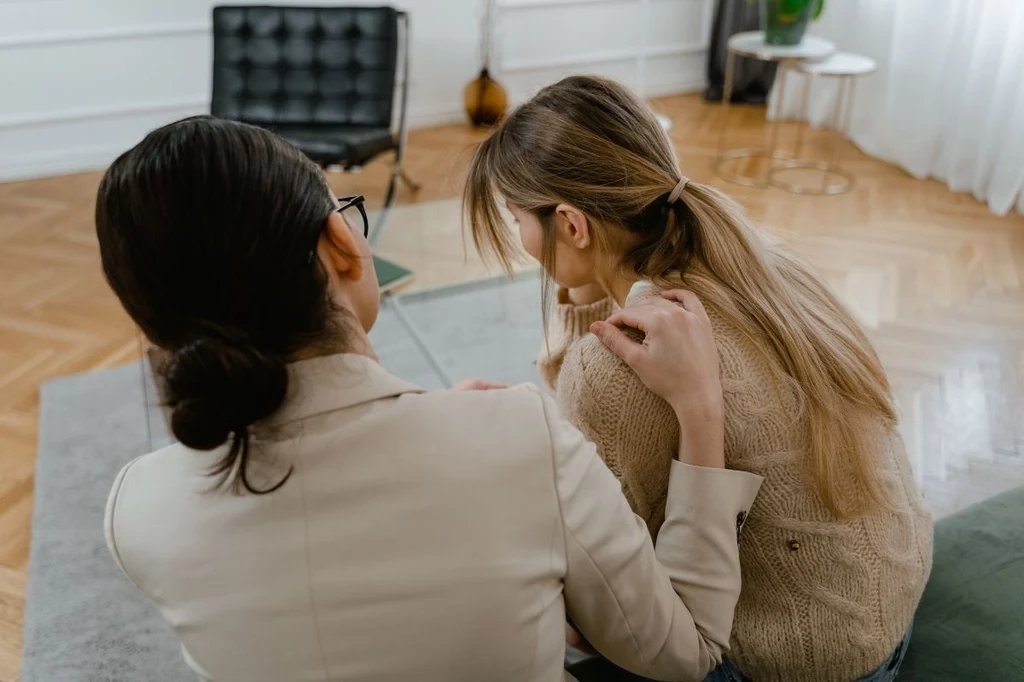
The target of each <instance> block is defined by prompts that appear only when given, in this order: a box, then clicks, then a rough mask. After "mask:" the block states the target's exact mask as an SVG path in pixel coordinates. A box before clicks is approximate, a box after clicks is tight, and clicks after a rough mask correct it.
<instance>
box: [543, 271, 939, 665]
mask: <svg viewBox="0 0 1024 682" xmlns="http://www.w3.org/2000/svg"><path fill="white" fill-rule="evenodd" d="M653 293H654V292H653V289H652V288H651V287H650V285H645V286H637V287H634V289H633V291H632V292H631V294H630V298H629V300H628V301H627V302H632V301H634V300H638V299H640V298H643V297H644V296H649V295H652V294H653ZM559 303H560V304H559V305H558V307H557V310H556V313H555V315H553V316H552V320H551V327H552V328H551V329H549V331H548V343H547V348H546V350H544V351H543V352H542V355H541V357H540V359H539V362H538V365H539V368H540V370H541V374H542V375H543V377H544V379H545V380H546V381H547V382H548V383H549V385H551V387H552V388H553V389H555V390H556V392H557V395H558V403H559V407H560V409H561V413H562V414H563V415H564V416H565V417H566V418H567V419H568V420H569V421H571V422H573V423H574V424H575V425H576V426H577V427H579V428H580V429H581V430H582V431H583V433H584V434H586V436H587V438H589V439H590V440H591V441H593V442H595V443H596V444H597V446H598V449H599V452H600V454H601V457H602V458H603V459H604V460H605V462H606V463H607V464H608V467H609V468H610V469H611V470H612V471H613V472H614V473H615V474H616V476H618V477H619V479H620V481H621V482H622V487H623V491H624V493H625V495H626V497H627V499H628V500H629V503H630V505H631V506H632V507H633V509H634V511H636V513H637V514H639V515H640V516H641V517H643V519H644V520H645V521H646V522H647V524H648V527H649V528H650V531H651V533H652V535H653V536H654V537H657V531H658V528H659V527H660V526H661V523H662V521H663V520H664V513H665V498H666V491H667V487H668V475H669V464H670V462H671V460H672V458H673V457H674V455H675V452H676V449H677V448H678V443H679V440H678V424H677V422H676V419H675V417H674V415H673V413H672V411H671V409H670V408H669V407H668V405H667V404H666V403H664V402H663V401H662V400H661V399H660V398H658V397H657V396H655V395H654V394H653V393H651V392H649V391H648V390H647V389H646V388H645V387H644V385H643V384H642V383H641V382H640V380H639V378H637V377H636V375H635V374H633V373H632V371H631V370H630V369H629V368H628V367H627V366H626V365H625V364H624V363H622V362H621V361H620V360H619V359H618V358H617V357H615V356H614V355H613V354H611V353H610V352H609V351H608V350H607V349H606V348H605V347H604V346H603V345H602V344H601V343H600V341H598V340H597V339H596V338H595V337H594V336H593V335H591V334H589V327H590V325H591V324H592V323H593V322H595V321H597V320H602V319H604V318H606V317H608V316H609V315H611V313H612V312H613V311H614V310H615V308H616V306H615V303H614V301H612V300H611V299H605V300H603V301H600V302H598V303H594V304H592V305H587V306H574V305H571V304H569V303H567V302H566V298H565V293H564V291H563V292H560V293H559ZM708 315H709V317H710V318H711V324H712V329H713V332H714V335H715V341H716V344H717V346H718V353H719V356H720V366H721V375H722V387H723V391H724V394H725V408H726V412H725V414H726V423H725V457H726V466H728V467H729V468H731V469H741V470H744V471H750V472H753V473H756V474H759V475H761V476H763V477H764V478H765V481H764V484H763V485H762V486H761V492H760V494H759V495H758V496H757V499H756V500H755V502H754V505H753V507H752V508H751V510H750V513H749V515H748V516H747V518H746V520H745V523H743V524H742V525H743V530H742V538H741V542H740V561H741V565H742V569H743V591H742V593H741V595H740V600H739V604H738V605H737V607H736V617H735V624H734V627H733V633H732V642H731V651H730V652H729V654H728V657H729V659H730V660H731V661H732V662H733V663H734V664H735V665H736V666H737V667H739V669H740V670H741V671H743V673H744V674H745V675H747V676H748V677H750V678H751V679H753V680H754V682H775V681H777V682H801V681H804V680H806V681H807V682H812V681H813V682H831V681H835V682H850V681H851V680H856V679H857V678H859V677H861V676H863V675H865V674H866V673H868V672H870V671H872V670H874V669H875V668H877V667H878V666H879V665H880V664H881V662H882V661H883V660H884V659H885V658H886V657H887V656H889V654H891V653H892V650H893V649H894V648H895V646H896V644H897V642H898V641H899V640H900V638H901V637H902V636H903V634H904V632H905V631H906V629H907V626H908V625H909V624H910V621H911V619H912V618H913V615H914V611H915V609H916V608H917V604H918V600H919V599H920V597H921V593H922V591H923V590H924V585H925V581H926V580H927V578H928V573H929V571H930V569H931V553H932V523H931V517H930V515H929V513H928V512H927V510H926V509H925V507H924V503H923V499H922V497H921V495H920V493H919V492H918V490H917V487H916V486H915V484H914V480H913V477H912V475H911V470H910V464H909V462H908V460H907V457H906V453H905V451H904V448H903V444H902V441H901V440H900V438H899V436H898V435H897V434H895V433H893V432H891V430H890V429H889V428H888V427H886V426H885V425H884V424H883V423H882V422H881V420H880V421H879V424H878V428H877V434H876V443H877V446H878V455H879V462H880V464H879V465H880V466H883V467H884V468H885V472H886V474H887V476H888V480H889V484H890V487H891V490H892V492H893V495H892V498H893V501H894V502H895V504H896V507H897V511H895V512H890V511H887V510H878V511H874V512H871V513H869V514H867V515H866V516H863V517H861V518H858V519H856V520H852V521H840V520H837V519H836V518H835V517H834V516H832V514H830V513H829V511H828V510H827V509H826V508H825V507H824V505H822V504H821V502H820V501H819V498H818V496H817V494H816V493H815V490H814V489H813V487H812V484H811V481H810V479H809V476H808V475H807V474H806V473H805V468H804V459H805V451H806V447H807V445H806V438H805V436H804V423H803V422H802V418H801V416H800V410H799V405H798V402H797V398H796V396H795V395H794V393H793V391H792V389H791V388H789V387H787V386H785V385H784V384H783V383H782V382H780V381H779V380H778V379H776V376H777V374H776V373H775V372H773V371H772V370H773V367H772V366H771V364H769V363H770V362H771V360H769V359H767V358H765V357H764V356H763V355H762V354H761V353H759V352H758V351H757V350H756V349H755V348H754V347H753V346H752V344H751V343H750V342H749V341H748V340H746V339H745V338H744V336H743V335H742V334H741V333H740V332H739V331H737V330H736V329H734V328H730V326H729V325H727V324H726V323H725V322H724V321H723V319H722V318H721V316H720V315H718V314H717V313H716V311H715V310H714V309H712V308H710V307H708ZM737 525H738V526H739V525H740V523H739V522H738V524H737Z"/></svg>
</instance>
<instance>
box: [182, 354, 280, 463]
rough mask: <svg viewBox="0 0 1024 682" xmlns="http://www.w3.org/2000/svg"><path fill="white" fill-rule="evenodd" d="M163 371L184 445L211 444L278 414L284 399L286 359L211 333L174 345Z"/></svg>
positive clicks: (199, 446) (199, 447)
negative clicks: (216, 336) (210, 335)
mask: <svg viewBox="0 0 1024 682" xmlns="http://www.w3.org/2000/svg"><path fill="white" fill-rule="evenodd" d="M163 375H164V380H165V382H166V384H165V390H166V399H167V406H168V407H169V408H170V410H171V431H172V432H173V433H174V436H175V437H176V438H177V439H178V440H180V441H181V442H182V443H183V444H184V445H187V446H188V447H190V448H195V449H197V450H212V449H214V448H216V447H218V446H220V445H222V444H223V443H224V442H225V441H226V440H227V439H228V437H229V436H230V435H231V434H232V433H234V434H238V435H241V434H243V433H246V432H247V429H248V427H249V425H250V424H252V423H253V422H256V421H259V420H260V419H263V418H265V417H268V416H270V415H271V414H273V413H274V412H275V411H276V410H277V409H278V408H279V407H280V406H281V403H282V402H284V398H285V393H286V392H287V389H288V371H287V369H286V368H285V364H284V360H283V359H282V358H281V357H279V356H277V355H275V354H271V353H265V352H263V351H260V350H258V349H255V348H252V347H246V346H242V345H235V344H232V343H229V342H226V341H222V340H220V339H215V338H211V337H207V338H201V339H197V340H195V341H192V342H190V343H187V344H185V345H184V346H182V347H180V348H178V349H176V350H174V351H173V352H172V354H171V357H170V359H169V360H168V362H167V364H166V365H164V368H163Z"/></svg>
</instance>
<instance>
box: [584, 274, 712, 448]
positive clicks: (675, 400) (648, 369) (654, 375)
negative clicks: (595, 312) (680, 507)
mask: <svg viewBox="0 0 1024 682" xmlns="http://www.w3.org/2000/svg"><path fill="white" fill-rule="evenodd" d="M619 327H634V328H636V329H639V330H640V331H642V332H643V333H644V339H643V341H642V342H636V341H634V340H632V339H631V338H629V337H628V336H627V335H626V334H624V333H623V332H622V330H621V329H619ZM591 331H593V332H594V334H595V335H596V336H597V337H598V338H599V339H600V340H601V342H602V343H604V345H605V346H607V347H608V349H609V350H611V351H612V352H613V353H615V354H616V355H618V356H619V357H620V358H622V360H623V361H625V363H626V364H627V365H629V366H630V367H631V368H632V369H633V371H634V372H636V374H637V376H638V377H640V380H641V381H643V382H644V384H645V385H646V386H647V388H649V389H651V391H653V392H654V393H656V394H657V395H659V396H661V397H662V398H663V399H664V400H665V401H666V402H667V403H668V404H669V405H671V406H672V408H673V409H674V410H675V412H676V415H677V417H678V418H679V427H680V437H681V443H680V459H681V460H683V461H686V462H688V463H690V464H700V465H703V466H723V464H724V455H723V449H724V447H723V445H722V441H723V438H724V435H723V428H724V417H723V413H724V408H723V400H722V383H721V379H720V378H719V374H718V350H717V348H716V347H715V340H714V337H713V336H712V335H711V322H710V320H708V316H707V313H706V312H705V311H704V306H703V305H701V302H700V301H699V300H698V299H697V297H696V296H695V295H694V294H693V293H692V292H689V291H683V290H672V291H665V292H662V294H661V297H660V298H653V299H648V300H646V301H643V302H642V303H639V304H637V305H633V306H629V307H627V308H624V309H622V310H620V311H619V312H617V313H615V314H614V315H612V316H611V317H610V318H608V320H606V321H605V322H597V323H595V324H594V325H593V326H592V327H591Z"/></svg>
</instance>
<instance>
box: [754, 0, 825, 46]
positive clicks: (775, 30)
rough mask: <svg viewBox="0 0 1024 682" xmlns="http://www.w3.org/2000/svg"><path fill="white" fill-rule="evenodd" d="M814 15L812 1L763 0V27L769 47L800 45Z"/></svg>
mask: <svg viewBox="0 0 1024 682" xmlns="http://www.w3.org/2000/svg"><path fill="white" fill-rule="evenodd" d="M813 14H814V2H813V1H812V0H761V25H762V26H763V27H764V41H765V42H766V43H768V44H769V45H799V44H800V41H801V40H803V37H804V32H805V31H806V30H807V24H809V23H810V21H811V17H812V16H813Z"/></svg>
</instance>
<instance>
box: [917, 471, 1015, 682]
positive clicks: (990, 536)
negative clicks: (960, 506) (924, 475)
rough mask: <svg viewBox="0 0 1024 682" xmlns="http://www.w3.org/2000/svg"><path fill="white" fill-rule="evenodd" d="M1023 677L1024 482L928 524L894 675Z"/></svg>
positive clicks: (920, 681) (1002, 680) (927, 679)
mask: <svg viewBox="0 0 1024 682" xmlns="http://www.w3.org/2000/svg"><path fill="white" fill-rule="evenodd" d="M946 680H948V681H949V682H953V681H956V682H963V681H966V680H969V681H970V682H984V681H985V680H993V681H998V682H1008V681H1009V680H1024V488H1019V489H1017V490H1011V491H1009V492H1006V493H1003V494H1002V495H999V496H997V497H993V498H992V499H990V500H986V501H984V502H982V503H981V504H977V505H975V506H973V507H970V508H969V509H965V510H964V511H962V512H960V513H958V514H954V515H953V516H950V517H948V518H945V519H942V520H941V521H939V522H938V523H936V524H935V561H934V566H933V567H932V574H931V578H930V579H929V580H928V585H927V587H926V588H925V591H924V596H923V597H922V599H921V606H920V608H919V609H918V611H917V617H916V618H915V620H914V634H913V636H912V637H911V639H910V647H909V648H908V649H907V656H906V659H905V660H904V662H903V667H902V668H901V669H900V675H899V682H908V681H916V682H944V681H946Z"/></svg>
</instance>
